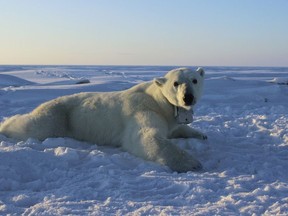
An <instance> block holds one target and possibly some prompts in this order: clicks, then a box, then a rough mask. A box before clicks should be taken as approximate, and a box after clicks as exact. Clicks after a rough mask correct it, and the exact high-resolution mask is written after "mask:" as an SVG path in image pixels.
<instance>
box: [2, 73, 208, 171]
mask: <svg viewBox="0 0 288 216" xmlns="http://www.w3.org/2000/svg"><path fill="white" fill-rule="evenodd" d="M203 81H204V70H203V69H202V68H198V69H197V70H191V69H188V68H178V69H174V70H172V71H169V72H168V73H167V74H166V75H165V77H160V78H155V79H154V80H153V81H150V82H145V83H141V84H138V85H136V86H134V87H132V88H130V89H128V90H125V91H119V92H106V93H97V92H96V93H95V92H94V93H78V94H74V95H69V96H63V97H59V98H57V99H54V100H51V101H48V102H46V103H43V104H41V105H40V106H39V107H37V108H36V109H34V110H33V111H32V112H31V113H28V114H24V115H16V116H13V117H11V118H8V119H7V120H6V121H4V122H3V123H2V124H1V125H0V133H2V134H4V135H6V136H8V137H12V138H15V139H20V140H25V139H27V138H29V137H32V138H37V139H39V140H44V139H45V138H47V137H71V138H74V139H78V140H82V141H87V142H91V143H95V144H99V145H109V146H120V147H122V148H123V149H124V150H125V151H128V152H130V153H131V154H133V155H135V156H138V157H141V158H143V159H146V160H151V161H154V162H157V163H159V164H162V165H166V166H168V167H170V168H171V169H172V170H173V171H177V172H187V171H196V170H199V169H201V167H202V166H201V164H200V162H199V161H198V160H196V159H194V158H193V157H192V156H191V155H189V154H188V153H187V152H185V151H183V150H181V149H179V148H178V147H177V146H176V145H174V144H173V143H172V142H171V140H170V139H172V138H198V139H206V138H207V136H206V135H204V134H203V133H201V132H199V131H196V130H194V129H192V128H191V127H189V126H188V125H187V124H188V123H190V122H191V121H192V112H193V106H194V105H195V104H196V102H198V100H199V99H200V97H201V94H202V89H203Z"/></svg>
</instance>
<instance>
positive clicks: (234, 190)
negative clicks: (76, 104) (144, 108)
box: [0, 66, 288, 215]
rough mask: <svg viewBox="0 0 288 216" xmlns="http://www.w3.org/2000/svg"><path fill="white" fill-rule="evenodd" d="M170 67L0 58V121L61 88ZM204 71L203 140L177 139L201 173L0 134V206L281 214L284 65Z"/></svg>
mask: <svg viewBox="0 0 288 216" xmlns="http://www.w3.org/2000/svg"><path fill="white" fill-rule="evenodd" d="M172 68H174V67H168V66H167V67H159V66H149V67H148V66H0V120H3V119H5V118H6V117H9V116H11V115H14V114H18V113H20V114H21V113H26V112H29V111H31V110H32V109H34V108H35V107H36V106H37V105H39V104H41V103H42V102H44V101H47V100H50V99H53V98H55V97H58V96H61V95H67V94H72V93H76V92H85V91H117V90H123V89H127V88H129V87H131V86H133V85H135V84H137V83H139V82H143V81H147V80H151V79H153V77H157V76H162V75H163V74H165V72H166V71H168V70H170V69H172ZM205 69H206V75H207V76H206V80H205V91H204V95H203V98H202V100H200V102H199V104H198V105H197V107H196V109H195V111H194V112H195V116H194V122H193V123H192V126H193V127H195V128H197V129H199V130H201V131H203V132H205V133H206V134H207V135H208V141H198V140H192V139H190V140H184V139H180V140H175V144H176V145H179V146H180V147H181V148H183V149H185V150H187V151H188V152H189V153H191V154H193V155H195V156H196V157H197V158H198V159H199V160H200V161H201V162H202V164H203V167H204V170H203V171H201V172H188V173H181V174H178V173H176V172H172V171H171V170H170V169H169V168H168V167H163V166H160V165H158V164H155V163H153V162H148V161H144V160H142V159H139V158H137V157H134V156H133V155H130V154H129V153H127V152H123V151H122V150H121V149H118V148H108V147H101V146H100V145H92V144H91V143H84V142H80V141H77V140H73V139H70V138H65V137H63V138H47V139H46V140H45V141H43V142H40V141H38V140H35V139H32V138H31V139H28V140H24V141H21V142H16V141H14V140H13V139H10V138H7V137H4V136H3V135H0V214H1V215H7V214H10V215H19V214H23V215H161V214H162V215H261V214H264V215H287V214H288V196H287V194H288V172H287V165H288V109H287V106H288V85H287V80H288V68H243V67H207V68H205ZM79 81H80V83H82V82H81V81H84V82H83V84H77V83H79ZM285 83H286V84H285Z"/></svg>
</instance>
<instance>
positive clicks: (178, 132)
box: [169, 125, 208, 140]
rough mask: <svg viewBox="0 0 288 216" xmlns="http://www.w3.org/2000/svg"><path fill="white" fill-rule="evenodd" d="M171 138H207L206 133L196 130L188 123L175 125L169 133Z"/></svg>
mask: <svg viewBox="0 0 288 216" xmlns="http://www.w3.org/2000/svg"><path fill="white" fill-rule="evenodd" d="M169 137H170V138H171V139H173V138H176V139H177V138H196V139H200V140H207V139H208V137H207V135H205V134H203V133H201V132H200V131H197V130H195V129H193V128H191V127H189V126H188V125H179V126H177V127H176V128H175V129H174V130H173V131H172V132H171V134H170V135H169Z"/></svg>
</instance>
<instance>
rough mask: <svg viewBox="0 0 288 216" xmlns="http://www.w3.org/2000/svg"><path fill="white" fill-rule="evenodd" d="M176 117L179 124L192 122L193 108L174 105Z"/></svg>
mask: <svg viewBox="0 0 288 216" xmlns="http://www.w3.org/2000/svg"><path fill="white" fill-rule="evenodd" d="M174 117H175V119H176V121H177V123H178V124H190V123H192V122H193V110H192V109H191V110H189V111H188V110H186V109H183V108H181V107H176V106H175V107H174Z"/></svg>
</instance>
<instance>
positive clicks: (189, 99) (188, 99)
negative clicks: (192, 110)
mask: <svg viewBox="0 0 288 216" xmlns="http://www.w3.org/2000/svg"><path fill="white" fill-rule="evenodd" d="M183 100H184V102H185V105H186V106H190V105H192V103H193V101H194V96H193V95H192V94H190V93H188V94H185V95H184V98H183Z"/></svg>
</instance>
